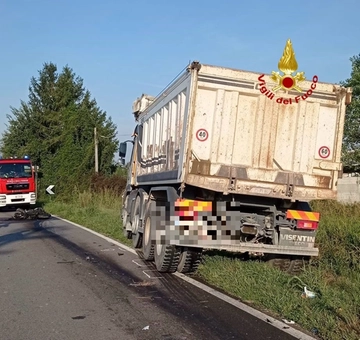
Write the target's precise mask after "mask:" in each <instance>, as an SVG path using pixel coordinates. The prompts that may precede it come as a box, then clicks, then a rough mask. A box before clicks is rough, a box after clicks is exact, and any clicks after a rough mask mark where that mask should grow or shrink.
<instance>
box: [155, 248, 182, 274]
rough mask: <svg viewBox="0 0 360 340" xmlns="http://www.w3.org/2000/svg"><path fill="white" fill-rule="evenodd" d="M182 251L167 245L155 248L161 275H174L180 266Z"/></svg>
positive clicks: (156, 261) (157, 267)
mask: <svg viewBox="0 0 360 340" xmlns="http://www.w3.org/2000/svg"><path fill="white" fill-rule="evenodd" d="M180 254H181V250H180V248H178V247H176V246H173V245H167V244H157V245H156V246H155V254H154V259H155V265H156V269H157V270H158V271H159V272H160V273H174V272H176V270H177V267H178V264H179V258H180Z"/></svg>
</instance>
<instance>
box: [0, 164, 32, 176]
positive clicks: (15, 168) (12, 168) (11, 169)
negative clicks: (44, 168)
mask: <svg viewBox="0 0 360 340" xmlns="http://www.w3.org/2000/svg"><path fill="white" fill-rule="evenodd" d="M30 177H32V171H31V163H3V164H0V178H30Z"/></svg>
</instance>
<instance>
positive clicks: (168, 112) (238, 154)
mask: <svg viewBox="0 0 360 340" xmlns="http://www.w3.org/2000/svg"><path fill="white" fill-rule="evenodd" d="M277 79H280V77H279V74H275V72H273V73H272V74H271V75H269V74H261V73H255V72H247V71H243V70H237V69H230V68H224V67H218V66H211V65H204V64H200V63H198V62H193V63H191V64H190V65H189V66H188V67H187V68H186V69H185V71H184V72H183V73H182V74H181V75H180V76H179V77H178V78H176V79H175V80H174V81H173V82H172V83H171V84H170V85H169V86H168V87H167V88H166V89H165V90H164V91H163V92H162V93H161V94H160V95H159V96H157V97H156V98H154V97H151V96H147V95H143V96H141V97H140V98H138V99H137V100H136V101H135V102H134V105H133V113H134V115H135V119H136V123H137V125H136V128H135V132H134V134H133V137H134V139H133V140H132V141H131V142H132V144H133V149H132V155H131V160H130V168H129V173H128V181H127V188H126V190H125V192H124V195H123V210H122V219H123V227H124V232H125V234H126V235H127V236H128V237H129V238H132V239H133V243H134V246H135V247H136V248H139V249H140V250H142V252H143V256H144V257H145V259H147V260H149V261H151V260H154V261H155V264H156V267H157V270H159V271H160V272H166V271H168V272H173V271H175V270H178V271H180V272H188V271H191V270H195V269H196V266H197V264H198V263H199V259H200V256H201V253H202V250H203V249H219V250H226V251H232V252H242V253H248V254H252V255H255V256H261V257H264V258H267V259H269V260H271V261H272V263H275V264H277V265H278V266H279V267H281V268H283V269H285V270H288V271H289V272H291V271H295V269H297V268H299V267H300V264H301V263H302V262H303V260H308V259H309V258H310V257H311V256H318V252H319V250H318V248H317V247H316V231H317V228H318V223H319V221H320V216H319V213H317V212H313V211H311V208H310V205H309V203H308V202H309V201H312V200H320V199H336V195H337V190H336V188H337V181H338V178H339V177H341V173H342V164H341V159H340V158H341V148H342V137H343V127H344V119H345V109H346V105H347V104H349V103H350V101H351V89H346V88H342V87H340V86H338V85H334V84H328V83H322V82H320V81H319V79H318V77H317V76H313V77H312V78H310V79H308V80H303V79H302V81H301V82H299V84H297V86H293V87H291V86H288V87H291V89H290V90H286V88H285V90H284V89H280V90H279V88H276V87H277V86H278V84H279V83H277ZM284 79H285V78H284V77H283V78H282V79H280V81H283V83H286V80H284ZM291 79H293V81H294V82H295V81H296V79H295V78H291ZM287 81H289V80H287ZM279 87H280V86H279ZM283 88H284V87H283ZM126 146H127V144H126V142H124V143H121V144H120V152H119V155H120V157H123V158H124V157H125V154H126Z"/></svg>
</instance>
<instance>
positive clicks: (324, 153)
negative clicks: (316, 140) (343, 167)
mask: <svg viewBox="0 0 360 340" xmlns="http://www.w3.org/2000/svg"><path fill="white" fill-rule="evenodd" d="M319 156H320V157H321V158H328V157H329V156H330V149H329V148H328V147H327V146H322V147H321V148H320V149H319Z"/></svg>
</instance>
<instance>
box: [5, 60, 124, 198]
mask: <svg viewBox="0 0 360 340" xmlns="http://www.w3.org/2000/svg"><path fill="white" fill-rule="evenodd" d="M7 118H8V124H7V130H6V131H5V132H4V134H3V137H2V140H1V147H0V148H1V152H2V153H3V155H4V156H5V157H6V156H12V155H17V156H18V157H20V156H22V155H25V154H28V155H29V156H30V157H31V158H32V159H33V161H34V163H35V164H36V165H38V166H39V167H40V168H41V169H42V172H43V174H44V182H45V183H47V184H54V185H56V186H57V188H58V190H59V189H60V190H62V191H64V190H66V189H69V188H73V186H74V185H76V186H78V187H82V186H84V185H85V184H86V180H87V179H88V178H90V175H91V174H92V173H93V172H94V166H95V160H94V158H95V155H94V127H96V128H97V130H98V133H99V134H100V135H103V136H105V137H106V138H100V140H99V171H100V172H102V173H109V172H110V171H111V168H112V160H113V155H114V153H115V151H116V149H117V146H118V141H117V140H116V138H115V134H116V126H115V125H114V124H113V122H112V120H111V118H108V117H107V115H106V112H104V111H102V110H101V109H100V108H99V107H98V106H97V103H96V100H95V99H92V98H91V94H90V92H89V91H88V90H86V89H85V88H84V86H83V80H82V79H81V78H80V77H77V76H76V75H75V73H74V72H73V70H72V69H71V68H69V67H68V66H65V67H64V68H63V69H62V71H61V73H60V74H58V73H57V66H56V65H55V64H53V63H45V64H44V66H43V69H42V70H41V71H39V76H38V78H35V77H33V78H31V82H30V86H29V98H28V101H27V102H25V101H21V103H20V107H19V108H13V107H11V114H9V115H7Z"/></svg>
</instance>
